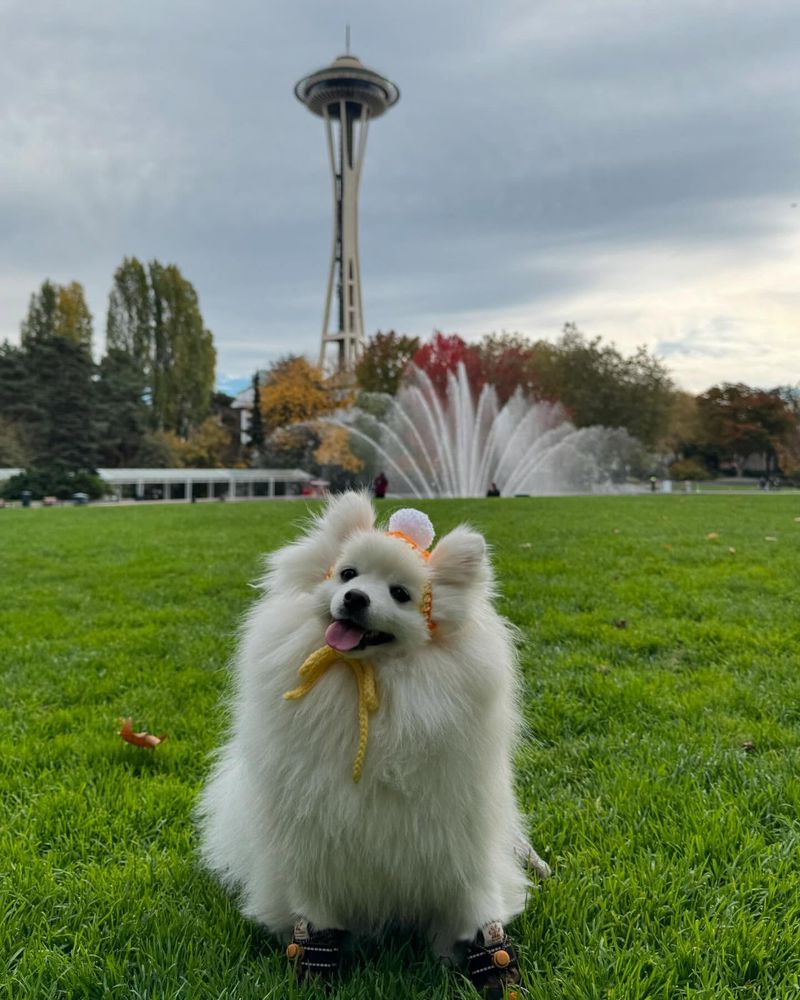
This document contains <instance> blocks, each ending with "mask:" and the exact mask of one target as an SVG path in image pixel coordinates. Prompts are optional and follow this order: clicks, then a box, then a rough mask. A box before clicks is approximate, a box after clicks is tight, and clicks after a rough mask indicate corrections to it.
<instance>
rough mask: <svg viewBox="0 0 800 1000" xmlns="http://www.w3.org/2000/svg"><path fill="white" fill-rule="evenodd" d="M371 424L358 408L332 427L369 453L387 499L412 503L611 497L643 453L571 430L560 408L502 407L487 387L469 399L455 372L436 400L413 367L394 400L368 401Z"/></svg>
mask: <svg viewBox="0 0 800 1000" xmlns="http://www.w3.org/2000/svg"><path fill="white" fill-rule="evenodd" d="M372 401H373V402H377V403H378V407H377V408H378V409H379V410H380V411H381V412H380V415H379V416H377V415H375V414H374V413H370V412H367V410H366V409H365V407H363V406H362V407H361V408H356V409H355V410H353V411H351V413H350V414H348V415H345V416H344V417H342V418H341V419H339V420H336V421H334V422H335V423H338V424H340V425H341V426H345V427H346V428H347V429H348V431H349V432H350V434H351V435H352V436H353V437H354V438H355V439H356V440H357V441H360V442H363V443H365V444H367V445H369V447H370V448H371V449H373V450H374V456H375V459H376V461H377V462H378V463H379V464H382V465H383V467H384V469H385V471H386V473H387V475H388V477H389V480H390V482H391V484H392V492H394V493H404V494H411V495H413V496H415V497H464V496H485V495H486V492H487V490H488V489H489V487H490V486H491V484H492V483H495V484H496V485H497V487H498V488H499V490H500V492H501V494H502V495H504V496H513V495H514V494H519V493H526V494H537V495H541V494H563V493H598V492H610V491H612V490H614V489H616V488H618V487H616V486H615V484H618V483H621V482H624V479H625V476H626V473H627V471H628V467H629V465H630V464H631V463H632V462H633V461H635V459H636V456H637V454H639V453H640V451H641V446H640V445H639V443H638V442H637V441H636V439H635V438H633V437H631V436H630V435H629V434H628V433H627V431H624V430H621V429H616V430H613V429H609V428H606V427H586V428H582V429H580V430H578V429H576V428H575V427H574V426H573V425H572V424H571V423H570V422H569V420H567V417H566V412H565V410H564V408H563V406H561V404H560V403H545V402H540V403H530V402H528V401H527V400H526V399H525V397H524V396H523V395H522V392H521V391H520V390H519V389H517V391H516V392H515V393H514V395H513V396H512V397H511V399H509V400H508V402H507V403H506V404H505V405H504V406H502V407H501V406H500V404H499V402H498V399H497V393H496V391H495V389H494V386H492V385H484V387H483V389H482V390H481V392H480V395H479V396H478V398H477V401H476V400H475V399H474V397H473V394H472V391H471V389H470V385H469V379H468V377H467V372H466V369H465V368H464V365H463V364H461V363H459V365H458V368H457V370H456V372H449V373H448V377H447V395H446V399H444V400H443V399H441V398H440V396H439V394H438V393H437V391H436V388H435V387H434V385H433V383H432V382H431V380H430V378H429V377H428V375H427V374H426V373H425V372H423V371H421V370H420V369H418V368H415V367H412V368H411V370H410V373H409V375H408V376H407V378H406V379H405V381H404V384H403V387H402V388H401V389H400V391H399V393H398V394H397V396H396V397H395V398H392V397H390V396H377V395H376V396H373V397H372Z"/></svg>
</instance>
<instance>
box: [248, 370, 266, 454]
mask: <svg viewBox="0 0 800 1000" xmlns="http://www.w3.org/2000/svg"><path fill="white" fill-rule="evenodd" d="M249 434H250V446H251V447H252V448H255V450H256V451H261V449H262V448H263V447H264V418H263V416H262V415H261V384H260V379H259V375H258V372H256V373H255V375H254V376H253V409H252V411H251V413H250V431H249Z"/></svg>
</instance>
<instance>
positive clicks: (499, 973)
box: [467, 920, 521, 1000]
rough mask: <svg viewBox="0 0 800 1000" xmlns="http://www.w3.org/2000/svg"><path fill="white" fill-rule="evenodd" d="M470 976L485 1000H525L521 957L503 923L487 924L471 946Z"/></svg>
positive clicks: (468, 963) (469, 955) (468, 961)
mask: <svg viewBox="0 0 800 1000" xmlns="http://www.w3.org/2000/svg"><path fill="white" fill-rule="evenodd" d="M467 975H468V976H469V978H470V982H471V983H472V985H473V986H474V987H475V989H476V990H477V991H478V993H480V995H481V996H482V997H483V998H484V1000H521V994H520V993H519V991H518V990H515V988H514V987H515V986H517V984H518V983H519V965H518V963H517V956H516V954H515V953H514V949H513V948H512V946H511V942H510V941H509V939H508V935H507V934H506V932H505V930H504V929H503V925H502V924H501V923H500V921H499V920H492V921H489V922H488V923H486V924H484V925H483V926H482V927H481V928H480V929H479V930H478V933H477V935H476V936H475V939H474V940H473V941H470V943H469V945H468V946H467Z"/></svg>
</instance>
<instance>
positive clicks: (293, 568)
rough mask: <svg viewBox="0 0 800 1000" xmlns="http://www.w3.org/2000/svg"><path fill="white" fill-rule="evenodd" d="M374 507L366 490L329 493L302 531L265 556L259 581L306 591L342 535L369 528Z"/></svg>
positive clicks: (322, 570) (323, 571) (330, 558)
mask: <svg viewBox="0 0 800 1000" xmlns="http://www.w3.org/2000/svg"><path fill="white" fill-rule="evenodd" d="M374 523H375V511H374V509H373V507H372V504H371V503H370V500H369V497H368V496H367V494H366V493H343V494H342V495H341V496H337V497H331V498H330V499H329V500H328V502H327V504H326V505H325V508H324V510H323V511H322V513H321V514H320V515H319V516H317V517H316V518H315V520H314V522H313V523H312V524H311V526H310V528H309V529H308V530H307V531H306V533H305V534H303V535H301V536H300V538H298V539H297V541H295V542H292V543H291V544H290V545H286V546H284V547H283V548H282V549H278V550H277V552H273V553H272V554H271V555H270V556H269V557H268V558H267V573H266V576H265V577H264V579H263V581H262V584H263V586H265V587H268V588H270V589H273V588H278V587H280V588H282V589H283V590H300V591H307V590H310V589H311V588H312V587H314V586H316V585H317V584H318V583H319V582H320V581H321V580H323V579H324V578H325V574H326V573H327V572H328V570H329V569H330V568H331V566H332V565H333V564H334V563H335V562H336V560H337V558H338V557H339V553H340V552H341V550H342V546H343V545H344V543H345V541H346V539H348V538H349V537H350V536H351V535H353V534H355V533H356V532H357V531H369V529H370V528H371V527H372V526H373V524H374Z"/></svg>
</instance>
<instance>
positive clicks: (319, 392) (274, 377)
mask: <svg viewBox="0 0 800 1000" xmlns="http://www.w3.org/2000/svg"><path fill="white" fill-rule="evenodd" d="M259 399H260V403H261V416H262V417H263V419H264V428H265V432H266V433H268V434H269V433H272V432H273V431H275V430H277V429H278V428H279V427H286V426H288V425H290V424H298V423H306V422H308V421H311V420H316V418H317V417H320V416H324V415H326V414H328V413H331V412H333V410H334V409H336V405H337V403H336V400H335V399H334V398H333V396H332V394H331V393H330V392H329V391H328V389H327V388H326V385H325V379H324V377H323V374H322V372H321V370H320V369H319V368H316V367H315V366H314V365H312V364H311V363H310V362H309V361H308V360H307V359H306V358H304V357H302V356H301V355H297V354H290V355H287V356H286V357H284V358H281V359H280V360H279V361H276V362H275V364H273V365H272V367H271V368H270V369H269V370H268V371H267V373H266V375H265V376H264V384H263V385H262V386H261V387H260V392H259Z"/></svg>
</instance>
